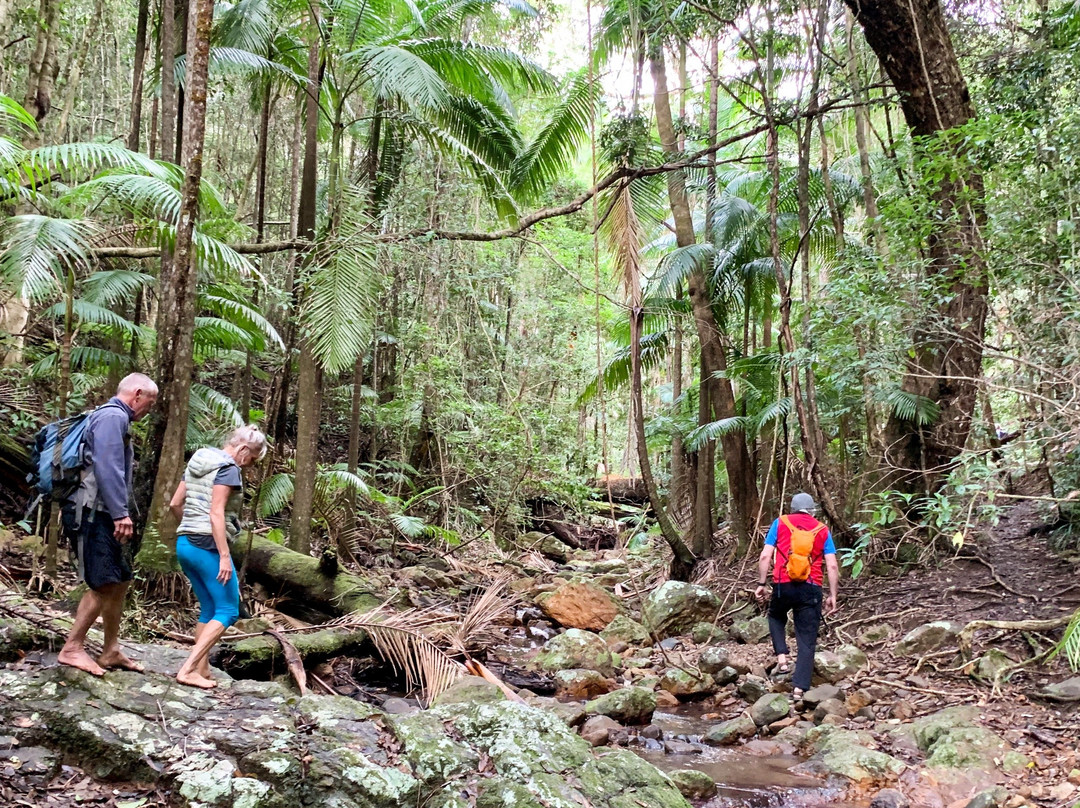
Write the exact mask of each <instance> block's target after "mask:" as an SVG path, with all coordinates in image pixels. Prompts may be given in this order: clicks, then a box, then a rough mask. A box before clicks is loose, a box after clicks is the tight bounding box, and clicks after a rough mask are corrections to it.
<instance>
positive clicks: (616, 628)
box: [600, 614, 652, 647]
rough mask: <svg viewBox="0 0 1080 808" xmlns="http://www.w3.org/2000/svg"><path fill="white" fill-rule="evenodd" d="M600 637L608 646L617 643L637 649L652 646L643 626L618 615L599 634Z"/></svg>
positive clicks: (622, 615)
mask: <svg viewBox="0 0 1080 808" xmlns="http://www.w3.org/2000/svg"><path fill="white" fill-rule="evenodd" d="M600 636H601V637H602V638H603V639H604V641H606V642H607V644H608V645H614V644H615V643H617V642H624V643H626V644H627V645H631V646H638V647H640V646H646V645H652V638H651V637H650V636H649V632H648V631H646V629H645V626H643V625H641V623H639V622H637V621H636V620H632V619H631V618H629V617H627V616H626V615H624V614H620V615H619V616H618V617H616V618H615V619H614V620H612V621H611V622H610V623H608V625H607V628H605V629H604V630H603V631H601V632H600Z"/></svg>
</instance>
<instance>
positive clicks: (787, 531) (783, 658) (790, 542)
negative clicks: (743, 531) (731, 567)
mask: <svg viewBox="0 0 1080 808" xmlns="http://www.w3.org/2000/svg"><path fill="white" fill-rule="evenodd" d="M816 511H817V505H816V504H815V503H814V499H813V497H811V496H810V495H809V494H801V493H800V494H796V495H795V496H794V497H792V498H791V513H789V514H785V515H784V516H781V517H780V518H779V519H777V520H776V521H775V522H773V523H772V527H770V528H769V533H768V535H767V536H766V537H765V547H764V548H762V550H761V556H760V557H759V558H758V588H757V591H756V592H755V593H754V594H755V596H756V597H757V599H758V600H759V601H764V600H765V596H766V594H767V592H768V590H767V589H766V586H767V583H766V582H767V581H768V575H769V565H770V564H772V563H773V558H774V556H775V555H776V554H779V556H780V558H779V560H777V563H776V564H775V566H774V568H773V593H772V599H771V600H770V601H769V634H770V636H771V637H772V643H773V650H774V651H775V652H776V670H777V672H779V673H787V672H788V671H789V670H790V668H789V666H788V658H787V657H788V646H787V637H786V630H787V616H788V612H791V613H792V617H793V620H794V622H795V642H796V643H797V645H798V652H799V654H798V657H797V659H796V661H795V675H794V676H793V677H792V685H793V688H794V689H793V691H792V695H793V696H794V697H795V700H796V701H798V700H799V699H800V698H802V695H803V693H804V692H806V691H807V690H809V689H810V675H811V674H812V673H813V671H814V651H815V649H816V647H817V636H818V625H819V624H820V623H821V607H822V602H821V601H822V598H821V586H822V578H823V576H822V561H824V562H825V567H826V568H827V569H828V572H829V597H828V598H827V599H826V600H825V613H826V614H832V613H833V612H835V611H836V595H837V590H838V588H839V585H840V565H839V564H837V563H836V547H834V546H833V540H832V536H831V535H830V534H829V529H828V528H827V527H825V525H823V524H821V522H819V521H818V520H817V519H815V518H814V514H815V512H816Z"/></svg>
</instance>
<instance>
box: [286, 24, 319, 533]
mask: <svg viewBox="0 0 1080 808" xmlns="http://www.w3.org/2000/svg"><path fill="white" fill-rule="evenodd" d="M311 27H312V30H313V35H312V42H311V46H310V48H309V50H308V85H307V88H306V91H305V92H306V97H305V104H304V124H305V140H304V166H303V170H302V177H301V180H300V217H299V232H300V235H301V237H303V238H305V239H309V240H313V239H314V238H315V218H316V216H315V214H316V202H317V199H316V190H317V187H316V171H317V169H318V165H317V162H316V161H317V159H318V151H319V141H318V136H319V103H318V99H319V79H320V73H321V70H320V65H319V32H318V28H317V26H316V25H315V24H314V21H313V23H312V26H311ZM313 256H314V251H309V252H308V254H307V256H306V257H305V259H304V260H305V261H306V262H310V261H311V260H312V257H313ZM321 385H322V373H321V372H320V369H319V367H318V365H317V363H316V361H315V353H314V351H313V349H312V347H311V343H310V341H309V340H308V339H307V338H306V337H305V336H301V337H300V368H299V376H298V378H297V382H296V386H297V397H296V484H295V487H294V495H293V510H292V519H291V521H290V531H289V544H290V546H291V547H292V548H293V549H294V550H297V551H298V552H301V553H305V554H306V553H308V552H310V550H311V516H312V511H313V508H314V503H315V474H316V472H317V470H318V436H319V401H320V398H321V396H320V392H321V389H320V388H321Z"/></svg>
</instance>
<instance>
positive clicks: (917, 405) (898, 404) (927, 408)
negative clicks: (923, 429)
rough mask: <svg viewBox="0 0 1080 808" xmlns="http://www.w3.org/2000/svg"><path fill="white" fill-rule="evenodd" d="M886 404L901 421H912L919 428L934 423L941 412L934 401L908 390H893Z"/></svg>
mask: <svg viewBox="0 0 1080 808" xmlns="http://www.w3.org/2000/svg"><path fill="white" fill-rule="evenodd" d="M885 403H886V404H887V405H888V406H889V407H890V408H891V409H892V412H893V414H894V415H895V416H896V417H897V418H899V419H900V420H901V421H911V422H912V423H914V424H917V425H918V426H928V425H929V424H932V423H934V421H936V420H937V419H938V415H939V414H940V412H941V408H940V407H939V406H938V404H937V402H936V401H934V400H933V399H931V398H927V397H926V396H920V395H918V394H916V393H909V392H907V391H906V390H893V391H892V392H891V393H889V394H888V395H887V396H886V397H885Z"/></svg>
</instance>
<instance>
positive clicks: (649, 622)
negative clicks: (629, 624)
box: [641, 581, 720, 640]
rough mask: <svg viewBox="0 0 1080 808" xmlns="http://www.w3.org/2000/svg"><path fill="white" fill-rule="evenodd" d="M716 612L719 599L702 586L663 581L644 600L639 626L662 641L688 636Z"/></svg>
mask: <svg viewBox="0 0 1080 808" xmlns="http://www.w3.org/2000/svg"><path fill="white" fill-rule="evenodd" d="M719 611H720V599H719V598H718V597H717V596H716V595H714V594H713V593H712V592H711V591H710V590H708V589H706V588H705V587H703V586H697V585H695V584H686V583H682V582H681V581H665V582H664V583H662V584H661V585H660V586H658V587H657V588H656V589H654V590H653V591H652V592H650V593H649V596H648V597H647V598H645V603H644V604H643V605H642V607H641V623H642V625H643V626H645V629H646V630H647V631H649V632H650V633H651V634H652V635H653V636H655V637H656V638H657V639H661V640H662V639H665V638H667V637H676V636H679V635H681V634H689V632H690V631H691V630H692V629H693V627H694V626H695V625H697V624H698V623H702V622H707V623H711V622H712V621H713V620H714V619H716V615H717V613H718V612H719Z"/></svg>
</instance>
